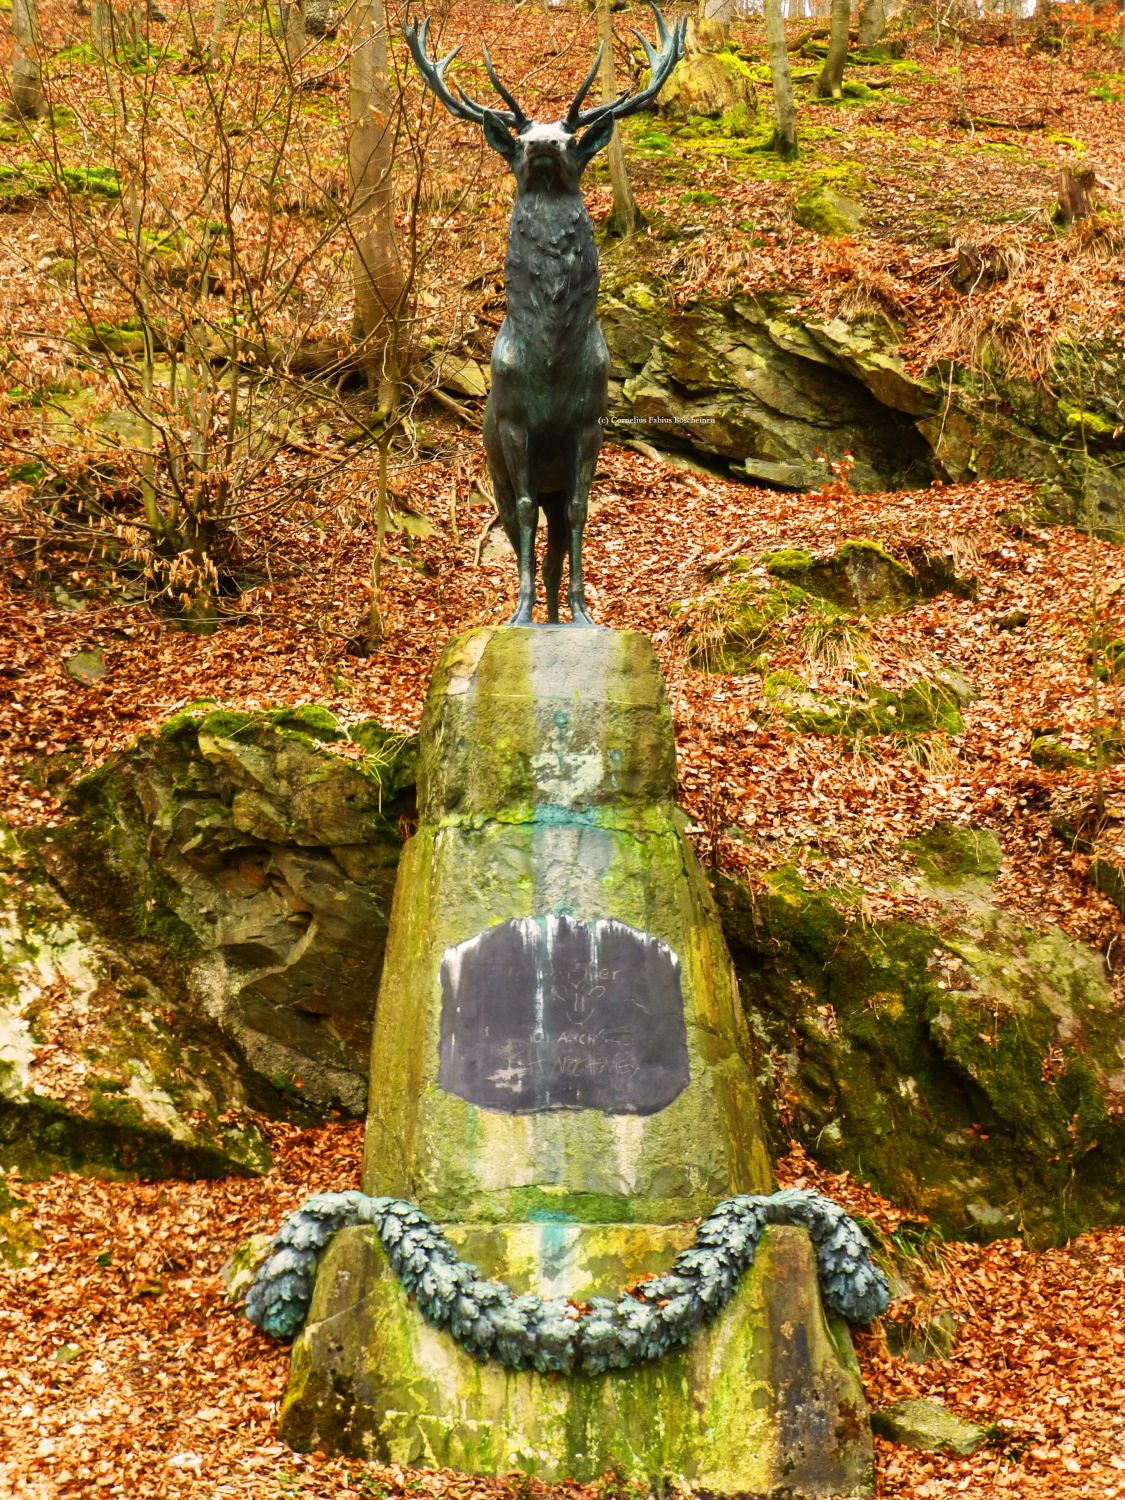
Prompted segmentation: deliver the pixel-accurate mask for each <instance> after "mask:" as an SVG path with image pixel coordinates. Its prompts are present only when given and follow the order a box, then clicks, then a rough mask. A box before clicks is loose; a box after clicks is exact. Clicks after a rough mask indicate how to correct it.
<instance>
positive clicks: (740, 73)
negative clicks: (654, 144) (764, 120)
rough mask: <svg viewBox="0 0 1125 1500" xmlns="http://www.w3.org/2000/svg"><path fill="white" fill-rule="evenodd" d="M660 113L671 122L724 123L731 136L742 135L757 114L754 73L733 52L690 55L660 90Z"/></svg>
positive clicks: (658, 104)
mask: <svg viewBox="0 0 1125 1500" xmlns="http://www.w3.org/2000/svg"><path fill="white" fill-rule="evenodd" d="M657 110H658V112H659V113H660V114H661V115H663V116H664V117H665V118H666V119H670V120H687V119H690V118H691V117H692V116H695V117H699V118H703V119H710V120H722V121H723V127H724V130H725V131H726V132H727V133H728V134H730V135H733V136H738V135H741V134H743V133H744V132H745V130H746V128H747V126H748V124H749V122H750V121H751V120H752V119H753V118H754V116H755V115H756V114H757V113H758V94H757V88H756V86H755V82H754V74H753V73H752V72H751V70H750V69H749V67H747V65H746V64H745V63H744V62H743V61H742V59H741V58H740V57H737V56H736V55H735V54H734V53H733V52H728V51H723V50H716V51H706V52H705V51H694V52H689V54H688V55H687V56H686V57H685V58H683V60H682V61H681V62H679V63H677V65H676V68H675V70H674V71H673V73H672V76H671V78H669V80H668V82H667V83H666V84H665V85H664V87H663V88H662V89H661V91H660V96H659V99H658V100H657Z"/></svg>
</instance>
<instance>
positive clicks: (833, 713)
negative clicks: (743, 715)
mask: <svg viewBox="0 0 1125 1500" xmlns="http://www.w3.org/2000/svg"><path fill="white" fill-rule="evenodd" d="M763 691H764V693H765V697H766V701H767V703H769V704H770V705H771V706H772V707H774V708H776V709H779V710H781V711H782V712H784V714H785V716H786V718H787V719H788V721H789V723H790V725H792V727H793V728H794V729H796V730H798V731H799V732H800V733H802V734H838V735H842V736H844V737H845V738H848V739H861V738H866V737H869V736H872V735H901V736H907V737H912V736H918V735H927V734H930V733H933V732H935V731H936V732H939V733H942V734H960V733H961V732H962V731H963V729H964V722H963V720H962V718H961V712H960V709H959V707H958V701H957V698H956V696H955V695H954V694H953V693H952V692H950V691H949V690H948V689H947V688H946V687H945V686H944V685H942V684H941V683H938V682H931V681H927V680H925V679H922V680H920V681H918V682H913V683H910V684H909V685H908V686H907V687H905V688H903V689H902V690H901V691H899V692H894V691H891V690H890V689H888V688H884V687H880V686H879V685H878V684H869V685H865V686H864V688H863V689H862V691H857V693H856V694H855V695H854V696H852V697H847V698H844V697H835V698H834V697H832V696H831V695H830V694H828V693H822V692H819V691H817V690H815V689H813V688H810V687H808V686H806V684H805V683H804V682H803V681H802V679H801V678H800V677H799V676H798V675H797V674H796V673H795V672H791V671H778V672H770V673H767V675H766V677H765V679H764V682H763Z"/></svg>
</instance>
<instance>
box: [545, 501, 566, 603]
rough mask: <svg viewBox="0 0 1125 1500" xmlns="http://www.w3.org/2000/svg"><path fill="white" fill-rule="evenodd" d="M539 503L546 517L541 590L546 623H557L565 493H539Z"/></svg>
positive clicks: (562, 556) (564, 524)
mask: <svg viewBox="0 0 1125 1500" xmlns="http://www.w3.org/2000/svg"><path fill="white" fill-rule="evenodd" d="M539 503H540V504H541V505H542V507H543V514H544V515H545V516H546V517H547V555H546V556H545V557H544V559H543V591H544V593H545V594H546V596H547V623H548V625H557V624H558V623H559V589H560V587H561V585H562V570H563V559H564V558H565V557H566V540H567V525H566V495H565V494H562V493H558V494H553V495H540V496H539Z"/></svg>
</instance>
